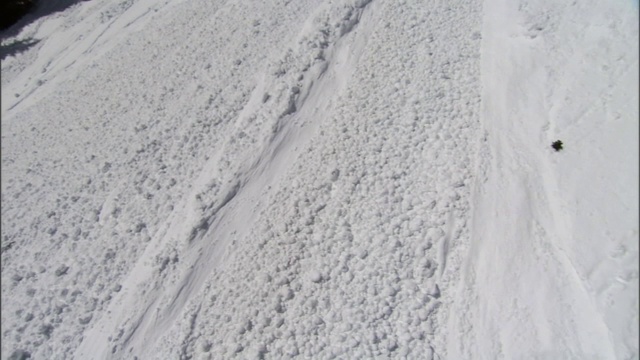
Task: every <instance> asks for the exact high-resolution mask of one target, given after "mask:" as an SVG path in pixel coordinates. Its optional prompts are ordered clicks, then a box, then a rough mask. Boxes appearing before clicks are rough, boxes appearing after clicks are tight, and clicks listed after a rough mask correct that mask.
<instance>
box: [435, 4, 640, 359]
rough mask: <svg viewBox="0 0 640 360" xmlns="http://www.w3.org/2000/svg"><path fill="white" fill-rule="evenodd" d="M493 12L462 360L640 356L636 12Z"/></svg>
mask: <svg viewBox="0 0 640 360" xmlns="http://www.w3.org/2000/svg"><path fill="white" fill-rule="evenodd" d="M484 13H485V14H484V21H483V24H484V25H483V36H484V40H483V41H484V43H483V48H482V49H483V50H482V51H483V53H482V56H483V57H482V74H483V75H482V76H483V81H482V83H483V96H482V99H483V102H482V104H483V105H482V107H483V111H482V123H483V127H484V129H485V131H486V132H485V139H484V146H483V147H482V148H481V151H480V153H479V161H480V162H479V165H478V171H477V172H476V176H477V177H476V184H475V185H474V199H473V202H472V203H473V207H474V210H473V213H474V215H473V219H472V229H473V230H472V234H473V235H472V237H471V244H470V250H469V257H468V260H467V262H466V264H465V267H464V269H465V270H464V271H463V272H462V277H463V282H462V283H461V284H460V289H459V293H458V295H457V296H456V298H455V301H454V302H453V303H452V306H451V311H455V312H458V314H457V316H452V317H450V320H449V330H448V331H447V333H448V334H449V338H448V342H449V349H448V350H449V354H450V358H460V359H462V358H474V359H637V358H638V220H639V219H638V202H637V201H638V88H637V77H638V14H637V8H634V7H633V4H631V3H624V2H616V4H613V5H611V4H603V3H599V2H597V1H591V2H581V3H575V2H574V3H573V4H563V3H558V2H554V1H544V0H535V1H521V2H510V1H502V0H491V1H486V2H485V4H484ZM557 139H561V140H562V141H563V142H564V147H565V149H564V150H562V151H560V152H557V153H556V152H554V151H553V150H552V149H551V147H550V144H551V143H552V142H553V141H555V140H557Z"/></svg>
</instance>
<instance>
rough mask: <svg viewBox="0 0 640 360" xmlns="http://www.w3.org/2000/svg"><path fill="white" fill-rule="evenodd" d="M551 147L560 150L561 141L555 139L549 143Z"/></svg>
mask: <svg viewBox="0 0 640 360" xmlns="http://www.w3.org/2000/svg"><path fill="white" fill-rule="evenodd" d="M551 147H552V148H553V149H554V150H555V151H560V150H562V141H560V140H556V141H554V142H553V143H552V144H551Z"/></svg>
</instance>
